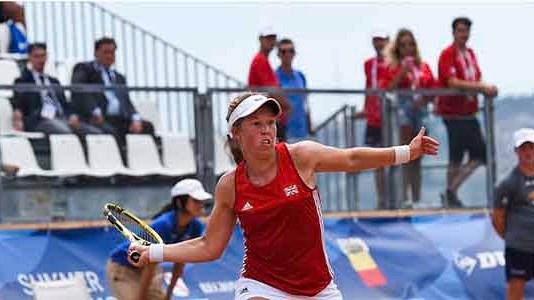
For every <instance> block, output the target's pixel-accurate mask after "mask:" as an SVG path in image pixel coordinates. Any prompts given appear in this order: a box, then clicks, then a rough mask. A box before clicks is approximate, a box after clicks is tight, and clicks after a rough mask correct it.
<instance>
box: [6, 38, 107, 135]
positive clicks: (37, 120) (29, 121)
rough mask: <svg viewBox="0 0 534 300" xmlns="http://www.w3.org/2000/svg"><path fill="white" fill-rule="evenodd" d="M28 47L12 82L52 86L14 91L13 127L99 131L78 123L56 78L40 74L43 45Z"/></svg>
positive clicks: (58, 131) (44, 55)
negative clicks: (24, 64)
mask: <svg viewBox="0 0 534 300" xmlns="http://www.w3.org/2000/svg"><path fill="white" fill-rule="evenodd" d="M28 49H29V60H28V67H27V68H26V69H25V70H24V71H22V74H21V76H20V77H19V78H17V79H16V80H15V84H35V85H37V86H51V85H55V86H54V87H52V88H50V89H43V90H41V91H31V92H20V91H15V96H14V100H13V108H14V109H13V110H14V111H13V120H12V121H13V128H14V129H15V130H20V131H24V130H27V131H39V132H43V133H45V134H65V133H73V132H74V133H76V134H78V135H84V134H98V133H101V132H102V131H101V130H100V129H98V128H96V127H94V126H91V125H89V124H86V123H84V122H80V120H79V118H78V116H77V115H76V114H75V113H74V112H73V110H72V108H71V105H70V103H69V102H68V101H67V98H66V97H65V93H64V91H63V89H62V88H61V86H60V83H59V80H57V79H56V78H54V77H52V76H50V75H48V74H45V73H44V67H45V64H46V60H47V53H46V44H44V43H33V44H31V45H30V46H29V47H28Z"/></svg>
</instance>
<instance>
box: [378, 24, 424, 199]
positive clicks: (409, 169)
mask: <svg viewBox="0 0 534 300" xmlns="http://www.w3.org/2000/svg"><path fill="white" fill-rule="evenodd" d="M382 85H383V86H384V87H385V88H387V89H412V90H417V89H424V88H432V87H434V76H433V75H432V71H431V70H430V67H429V66H428V64H427V63H426V62H424V61H423V60H422V59H421V55H420V54H419V48H418V47H417V41H416V40H415V36H414V35H413V33H412V32H411V31H410V30H408V29H400V30H399V32H398V33H397V36H396V37H395V41H394V42H393V44H392V45H391V47H390V49H389V53H388V68H387V73H386V78H385V79H384V81H383V83H382ZM397 99H398V105H399V109H398V116H399V123H400V124H399V125H400V139H401V140H400V142H401V143H407V142H410V141H411V140H412V138H414V137H415V136H417V133H418V131H419V129H420V128H421V127H422V126H423V125H424V124H423V120H424V118H425V116H426V114H427V109H426V106H427V104H428V102H429V101H431V100H432V99H433V98H431V97H421V96H403V95H398V98H397ZM403 184H404V186H403V191H404V200H405V203H404V206H405V207H407V208H411V207H413V205H414V204H417V203H419V200H420V197H421V159H420V158H419V159H416V160H413V161H411V162H410V163H408V164H406V165H404V166H403ZM409 187H410V188H411V191H412V193H411V197H408V188H409Z"/></svg>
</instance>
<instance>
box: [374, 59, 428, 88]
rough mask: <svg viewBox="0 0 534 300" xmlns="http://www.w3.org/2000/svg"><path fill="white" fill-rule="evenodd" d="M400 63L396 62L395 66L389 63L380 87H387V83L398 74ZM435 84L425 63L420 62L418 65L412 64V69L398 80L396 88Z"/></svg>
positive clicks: (425, 86)
mask: <svg viewBox="0 0 534 300" xmlns="http://www.w3.org/2000/svg"><path fill="white" fill-rule="evenodd" d="M401 68H402V65H401V64H397V65H396V66H395V67H393V66H391V65H389V66H388V68H387V73H386V76H385V79H384V81H383V82H382V83H381V85H382V87H387V86H388V85H389V83H390V82H391V81H392V80H393V79H394V78H395V77H396V76H397V74H399V72H400V71H401ZM434 86H435V80H434V75H432V70H431V69H430V67H429V66H428V64H427V63H425V62H421V65H420V66H414V69H413V70H411V71H409V72H408V73H406V76H404V78H403V79H402V80H401V81H400V82H399V85H398V86H397V87H396V88H398V89H428V88H433V87H434Z"/></svg>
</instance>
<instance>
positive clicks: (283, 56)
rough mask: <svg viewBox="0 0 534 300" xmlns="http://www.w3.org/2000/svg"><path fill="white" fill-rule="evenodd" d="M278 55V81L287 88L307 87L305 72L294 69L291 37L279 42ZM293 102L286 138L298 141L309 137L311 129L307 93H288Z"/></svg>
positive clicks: (287, 119)
mask: <svg viewBox="0 0 534 300" xmlns="http://www.w3.org/2000/svg"><path fill="white" fill-rule="evenodd" d="M278 57H279V58H280V63H281V64H280V66H279V67H278V69H276V72H275V74H276V77H277V78H278V82H280V85H282V88H285V89H305V88H306V77H304V74H303V73H302V72H301V71H299V70H295V69H293V59H294V58H295V45H294V44H293V41H291V40H290V39H282V40H280V41H279V42H278ZM288 99H289V102H290V104H291V112H290V113H289V114H287V117H286V126H285V127H286V130H285V133H286V138H287V141H288V142H290V143H293V142H297V141H300V140H303V139H305V138H306V137H308V134H309V133H310V131H311V124H310V111H309V109H308V95H307V94H290V95H288Z"/></svg>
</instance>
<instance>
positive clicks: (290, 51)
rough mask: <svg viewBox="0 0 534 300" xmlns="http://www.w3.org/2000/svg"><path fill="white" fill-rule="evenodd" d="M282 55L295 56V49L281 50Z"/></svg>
mask: <svg viewBox="0 0 534 300" xmlns="http://www.w3.org/2000/svg"><path fill="white" fill-rule="evenodd" d="M280 53H281V54H286V53H291V54H295V49H280Z"/></svg>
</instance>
